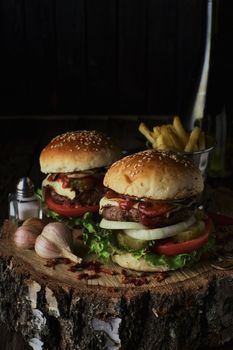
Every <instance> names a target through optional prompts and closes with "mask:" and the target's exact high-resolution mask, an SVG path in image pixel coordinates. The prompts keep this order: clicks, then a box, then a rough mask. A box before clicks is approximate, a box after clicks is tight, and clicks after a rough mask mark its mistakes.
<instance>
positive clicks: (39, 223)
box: [22, 218, 45, 234]
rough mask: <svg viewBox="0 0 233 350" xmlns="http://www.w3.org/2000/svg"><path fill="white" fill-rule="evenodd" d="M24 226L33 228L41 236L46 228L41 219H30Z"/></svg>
mask: <svg viewBox="0 0 233 350" xmlns="http://www.w3.org/2000/svg"><path fill="white" fill-rule="evenodd" d="M22 226H33V227H35V228H36V229H37V231H38V232H39V234H40V233H41V231H42V230H43V228H44V227H45V223H44V222H43V221H42V220H41V219H39V218H28V219H26V220H25V221H24V222H23V225H22Z"/></svg>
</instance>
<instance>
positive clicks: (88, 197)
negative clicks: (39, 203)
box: [50, 188, 103, 207]
mask: <svg viewBox="0 0 233 350" xmlns="http://www.w3.org/2000/svg"><path fill="white" fill-rule="evenodd" d="M50 195H51V197H52V199H53V201H54V202H55V203H58V204H62V203H65V202H66V203H69V204H70V205H72V206H74V207H75V206H76V205H83V206H89V205H98V204H99V201H100V199H101V197H102V196H103V193H102V191H100V190H99V189H98V188H94V189H92V190H90V191H84V192H80V193H78V194H76V197H75V199H72V200H71V199H69V198H67V197H64V196H61V195H60V194H58V193H56V192H55V191H54V190H53V189H50Z"/></svg>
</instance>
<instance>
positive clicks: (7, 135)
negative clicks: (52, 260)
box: [0, 116, 233, 350]
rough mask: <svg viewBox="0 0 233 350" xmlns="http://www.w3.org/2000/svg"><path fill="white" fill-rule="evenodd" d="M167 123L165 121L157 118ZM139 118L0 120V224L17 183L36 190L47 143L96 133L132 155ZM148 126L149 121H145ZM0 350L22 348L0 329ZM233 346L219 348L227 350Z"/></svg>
mask: <svg viewBox="0 0 233 350" xmlns="http://www.w3.org/2000/svg"><path fill="white" fill-rule="evenodd" d="M160 119H161V120H167V118H160ZM139 121H140V117H124V118H122V117H120V118H119V117H117V116H116V117H113V116H111V117H108V116H103V117H99V118H98V119H97V118H95V117H90V116H82V117H73V118H72V117H69V118H64V117H60V118H59V117H54V118H51V117H50V118H41V117H40V118H39V117H38V118H31V119H23V118H15V119H9V118H6V119H1V120H0V174H1V175H0V193H1V195H0V208H1V211H0V224H1V223H3V221H4V219H5V218H6V217H7V216H8V208H7V197H8V193H9V192H13V191H14V189H15V185H16V182H17V180H18V179H19V178H20V177H22V176H29V177H30V178H31V179H32V181H33V182H34V184H35V187H36V188H37V187H40V184H41V181H42V179H43V177H44V176H43V174H41V172H40V167H39V161H38V159H39V154H40V152H41V150H42V148H43V147H44V146H45V145H46V144H47V143H48V142H49V141H50V139H51V138H52V137H54V136H56V135H58V134H60V133H62V132H66V131H70V130H77V129H89V130H90V129H97V130H100V131H103V132H105V133H106V134H107V135H109V136H111V137H113V138H114V139H115V140H116V141H117V142H118V143H119V145H120V146H121V147H122V149H124V150H127V151H128V152H134V151H137V150H139V149H142V148H144V147H145V142H144V139H143V137H141V135H140V134H139V132H138V131H137V127H138V124H139ZM148 122H149V123H150V122H151V120H149V121H148ZM210 183H211V184H212V185H218V184H221V179H210ZM224 185H225V186H226V185H227V186H229V187H231V188H232V178H228V179H225V180H224ZM0 331H1V334H5V337H2V338H1V340H0V349H4V350H16V349H17V350H21V349H26V348H27V347H26V344H25V343H24V342H23V339H22V338H21V336H20V335H18V334H12V333H10V332H9V330H7V329H6V328H5V326H4V325H3V324H1V325H0ZM232 348H233V343H231V344H227V345H225V346H223V347H220V348H219V350H220V349H221V350H223V349H224V350H230V349H232Z"/></svg>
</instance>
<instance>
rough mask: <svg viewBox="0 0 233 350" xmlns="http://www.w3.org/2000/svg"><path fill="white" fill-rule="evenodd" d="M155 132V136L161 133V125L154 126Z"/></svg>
mask: <svg viewBox="0 0 233 350" xmlns="http://www.w3.org/2000/svg"><path fill="white" fill-rule="evenodd" d="M153 134H154V137H155V138H157V137H159V135H160V134H161V128H160V126H154V127H153Z"/></svg>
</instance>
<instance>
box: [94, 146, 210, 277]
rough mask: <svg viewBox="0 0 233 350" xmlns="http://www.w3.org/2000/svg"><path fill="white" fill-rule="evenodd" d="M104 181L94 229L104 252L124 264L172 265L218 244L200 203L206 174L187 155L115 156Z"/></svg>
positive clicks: (143, 268)
mask: <svg viewBox="0 0 233 350" xmlns="http://www.w3.org/2000/svg"><path fill="white" fill-rule="evenodd" d="M104 185H105V186H106V187H107V188H108V191H107V192H106V193H105V195H104V197H103V198H102V199H101V201H100V213H101V214H102V216H103V219H102V221H101V222H100V230H99V232H98V233H97V232H95V234H94V235H92V237H91V235H89V246H90V248H91V250H92V251H94V252H95V253H97V254H98V255H99V256H102V257H110V256H111V258H112V260H113V261H114V262H115V263H117V264H119V265H120V266H122V267H123V268H129V269H133V270H137V271H145V272H147V271H148V272H149V271H168V270H176V269H178V268H181V267H183V266H187V265H189V264H191V263H193V262H194V261H197V260H198V259H199V258H200V257H201V255H202V254H203V253H204V252H206V251H207V250H209V249H210V247H211V246H212V244H213V239H212V238H211V235H210V232H211V222H210V220H209V218H208V217H207V216H206V215H205V214H204V213H203V212H201V210H200V209H198V207H199V206H200V195H201V193H202V191H203V187H204V184H203V178H202V175H201V173H200V171H199V169H198V168H197V167H196V166H195V165H194V164H193V163H192V162H191V161H190V160H188V159H187V158H185V157H181V156H179V155H177V154H175V153H172V152H165V151H156V150H146V151H143V152H139V153H136V154H134V155H130V156H127V157H125V158H122V159H121V160H119V161H117V162H115V163H114V164H113V165H112V166H111V167H110V168H109V170H108V171H107V173H106V175H105V177H104ZM101 230H102V231H101Z"/></svg>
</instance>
